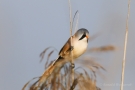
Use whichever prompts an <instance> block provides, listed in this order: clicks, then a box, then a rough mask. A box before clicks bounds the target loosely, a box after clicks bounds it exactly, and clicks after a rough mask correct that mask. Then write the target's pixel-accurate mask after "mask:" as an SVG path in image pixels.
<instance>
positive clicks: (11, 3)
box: [0, 0, 135, 90]
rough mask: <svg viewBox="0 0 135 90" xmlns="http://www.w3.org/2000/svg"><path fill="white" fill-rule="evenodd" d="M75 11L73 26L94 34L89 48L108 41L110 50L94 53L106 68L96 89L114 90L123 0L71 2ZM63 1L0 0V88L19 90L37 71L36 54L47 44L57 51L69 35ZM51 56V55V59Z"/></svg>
mask: <svg viewBox="0 0 135 90" xmlns="http://www.w3.org/2000/svg"><path fill="white" fill-rule="evenodd" d="M71 2H72V9H73V14H74V13H75V12H76V11H77V10H78V11H79V24H78V27H79V28H86V29H88V30H89V33H90V36H92V35H95V34H96V33H99V32H101V33H100V35H99V36H98V37H97V38H96V39H94V40H93V41H91V42H89V47H98V46H103V45H114V46H116V47H117V50H116V51H115V52H111V53H110V52H109V53H108V52H106V53H102V54H99V53H98V54H96V55H97V56H96V55H95V56H96V57H98V60H97V62H99V63H100V64H101V65H103V66H104V67H105V68H106V70H107V72H103V75H104V77H105V78H103V77H98V79H97V81H98V86H99V87H101V89H102V90H120V85H119V84H120V81H121V67H122V58H123V46H124V35H125V29H126V18H127V9H128V7H127V4H128V0H71ZM134 9H135V0H131V7H130V19H129V37H128V46H127V58H126V67H125V82H124V83H125V86H124V90H135V78H134V76H135V70H134V69H135V60H134V59H135V55H134V53H135V47H134V46H135V41H134V38H135V35H134V34H135V30H134V29H135V10H134ZM69 35H70V32H69V8H68V0H57V1H56V0H0V90H21V89H22V87H23V85H24V84H25V83H26V82H27V81H28V80H30V79H32V78H33V77H36V76H40V75H42V73H43V71H44V63H45V61H44V62H42V63H39V60H40V58H39V54H40V53H41V52H42V51H43V50H44V49H45V48H47V47H48V46H53V47H55V48H56V49H57V50H58V51H59V50H60V49H61V47H62V46H63V44H64V43H65V42H66V41H67V39H68V38H69ZM51 58H52V59H55V58H57V53H56V52H55V53H54V55H53V56H52V57H51Z"/></svg>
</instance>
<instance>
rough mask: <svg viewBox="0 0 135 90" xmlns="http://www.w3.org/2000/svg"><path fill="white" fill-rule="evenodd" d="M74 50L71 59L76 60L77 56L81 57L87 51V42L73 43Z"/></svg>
mask: <svg viewBox="0 0 135 90" xmlns="http://www.w3.org/2000/svg"><path fill="white" fill-rule="evenodd" d="M73 47H74V49H73V57H74V59H75V58H78V57H79V56H81V55H82V54H83V53H84V52H85V51H86V49H87V42H83V41H78V42H76V43H74V45H73Z"/></svg>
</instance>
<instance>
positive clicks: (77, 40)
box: [38, 28, 89, 86]
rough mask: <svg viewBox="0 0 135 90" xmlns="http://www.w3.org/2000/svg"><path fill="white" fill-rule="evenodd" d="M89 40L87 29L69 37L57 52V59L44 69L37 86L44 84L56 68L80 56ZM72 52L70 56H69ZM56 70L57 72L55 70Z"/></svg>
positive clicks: (82, 29)
mask: <svg viewBox="0 0 135 90" xmlns="http://www.w3.org/2000/svg"><path fill="white" fill-rule="evenodd" d="M88 39H89V31H88V30H87V29H84V28H81V29H79V30H78V31H77V32H76V33H75V34H74V35H73V36H72V45H71V37H70V38H69V39H68V41H67V42H66V43H65V45H64V46H63V47H62V48H61V50H60V52H59V57H58V58H57V59H56V60H55V61H54V62H53V63H52V64H51V65H50V66H49V67H48V68H47V69H46V71H45V72H44V73H43V75H42V76H41V77H40V79H39V84H38V86H41V85H42V84H43V83H44V82H46V80H47V78H48V77H49V76H50V75H51V74H52V73H53V72H54V71H57V70H58V68H60V67H62V66H63V65H64V64H65V63H67V62H71V60H72V59H73V60H75V59H76V58H78V57H79V56H81V55H82V54H83V53H84V52H85V51H86V49H87V46H88ZM71 52H72V55H71ZM56 69H57V70H56Z"/></svg>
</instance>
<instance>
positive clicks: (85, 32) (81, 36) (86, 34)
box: [75, 28, 89, 42]
mask: <svg viewBox="0 0 135 90" xmlns="http://www.w3.org/2000/svg"><path fill="white" fill-rule="evenodd" d="M75 37H77V38H78V40H83V39H84V38H86V40H87V42H88V38H89V31H88V30H87V29H85V28H81V29H79V30H78V31H77V32H76V33H75Z"/></svg>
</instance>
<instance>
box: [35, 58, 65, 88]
mask: <svg viewBox="0 0 135 90" xmlns="http://www.w3.org/2000/svg"><path fill="white" fill-rule="evenodd" d="M65 63H66V62H65V60H63V58H62V57H60V56H59V57H58V59H56V60H55V61H53V63H52V64H51V65H50V66H49V67H48V68H47V69H46V70H45V72H44V73H43V75H42V76H41V77H40V79H39V83H38V87H41V86H42V85H43V84H44V83H45V82H46V81H47V79H48V78H49V77H50V76H51V75H52V74H53V73H54V72H58V71H59V70H60V68H61V67H62V66H63V65H64V64H65Z"/></svg>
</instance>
